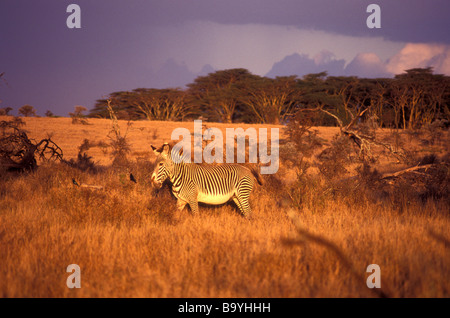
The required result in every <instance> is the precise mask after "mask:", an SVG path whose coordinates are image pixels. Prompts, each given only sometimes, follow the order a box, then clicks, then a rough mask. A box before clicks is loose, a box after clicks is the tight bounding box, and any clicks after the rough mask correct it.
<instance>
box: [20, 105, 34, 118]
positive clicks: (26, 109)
mask: <svg viewBox="0 0 450 318" xmlns="http://www.w3.org/2000/svg"><path fill="white" fill-rule="evenodd" d="M19 115H23V116H24V117H30V116H36V110H35V109H34V107H33V106H31V105H23V106H22V107H20V108H19Z"/></svg>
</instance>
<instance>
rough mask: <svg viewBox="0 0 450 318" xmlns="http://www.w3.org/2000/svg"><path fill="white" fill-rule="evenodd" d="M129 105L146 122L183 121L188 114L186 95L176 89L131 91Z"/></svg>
mask: <svg viewBox="0 0 450 318" xmlns="http://www.w3.org/2000/svg"><path fill="white" fill-rule="evenodd" d="M133 93H134V94H133V96H132V97H131V100H130V103H131V105H133V106H134V107H135V108H136V109H138V110H139V111H140V112H142V113H143V114H144V115H145V117H146V118H147V119H148V120H171V121H176V120H183V119H184V118H185V117H186V116H187V115H189V114H190V109H189V107H188V106H187V105H186V93H185V91H183V90H181V89H178V88H168V89H147V88H138V89H135V90H133Z"/></svg>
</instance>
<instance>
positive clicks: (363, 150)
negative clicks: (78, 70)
mask: <svg viewBox="0 0 450 318" xmlns="http://www.w3.org/2000/svg"><path fill="white" fill-rule="evenodd" d="M370 108H371V107H370V106H369V107H367V108H366V109H364V110H361V111H359V113H358V114H357V115H356V116H355V115H353V113H352V112H351V111H350V110H348V109H346V110H347V112H348V113H349V115H350V117H351V121H350V123H349V124H347V125H346V126H344V124H343V123H342V120H340V119H339V117H338V116H336V115H334V114H332V113H330V112H329V111H327V110H325V109H323V108H322V107H320V108H318V110H320V111H321V112H323V113H325V114H327V115H329V116H331V117H333V118H334V119H336V121H337V123H338V125H339V129H340V131H341V134H342V135H344V136H347V137H348V138H350V140H352V141H353V142H354V143H355V144H356V145H357V147H358V148H359V158H360V159H362V160H365V159H368V160H370V161H372V160H374V155H373V153H372V147H373V146H381V147H383V148H385V149H386V150H388V151H389V153H390V154H392V155H393V156H394V157H395V158H397V160H398V161H405V159H406V158H405V154H404V152H403V151H402V150H396V149H395V148H394V147H393V146H392V145H390V144H388V143H385V142H382V141H379V140H376V138H375V135H374V134H367V133H364V132H361V131H359V130H358V129H356V128H355V127H354V126H355V123H356V122H357V121H358V120H359V119H360V118H362V116H363V115H364V113H366V112H367V111H368V110H369V109H370Z"/></svg>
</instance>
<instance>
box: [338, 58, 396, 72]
mask: <svg viewBox="0 0 450 318" xmlns="http://www.w3.org/2000/svg"><path fill="white" fill-rule="evenodd" d="M344 73H345V75H349V76H359V77H368V78H375V77H391V76H392V74H391V73H389V72H388V71H387V70H386V65H385V63H384V62H383V61H382V60H381V59H380V58H379V57H378V55H376V54H375V53H359V54H358V55H357V56H356V57H355V58H354V59H353V60H352V61H351V62H350V63H349V64H348V65H347V67H346V68H345V72H344Z"/></svg>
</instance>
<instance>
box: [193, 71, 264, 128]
mask: <svg viewBox="0 0 450 318" xmlns="http://www.w3.org/2000/svg"><path fill="white" fill-rule="evenodd" d="M255 78H258V76H256V75H253V74H251V73H250V72H249V71H248V70H246V69H242V68H237V69H229V70H223V71H217V72H215V73H211V74H208V75H207V76H200V77H197V78H196V79H195V80H194V82H193V83H191V84H189V85H188V87H189V90H188V94H189V102H190V103H191V104H192V105H193V106H195V107H196V109H197V111H198V113H206V115H207V117H208V119H209V120H211V121H218V122H224V123H231V122H233V120H234V119H235V116H236V113H237V110H238V108H239V106H240V104H241V99H240V97H241V96H240V88H241V87H242V86H243V85H242V83H245V82H247V81H249V80H252V79H255Z"/></svg>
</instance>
